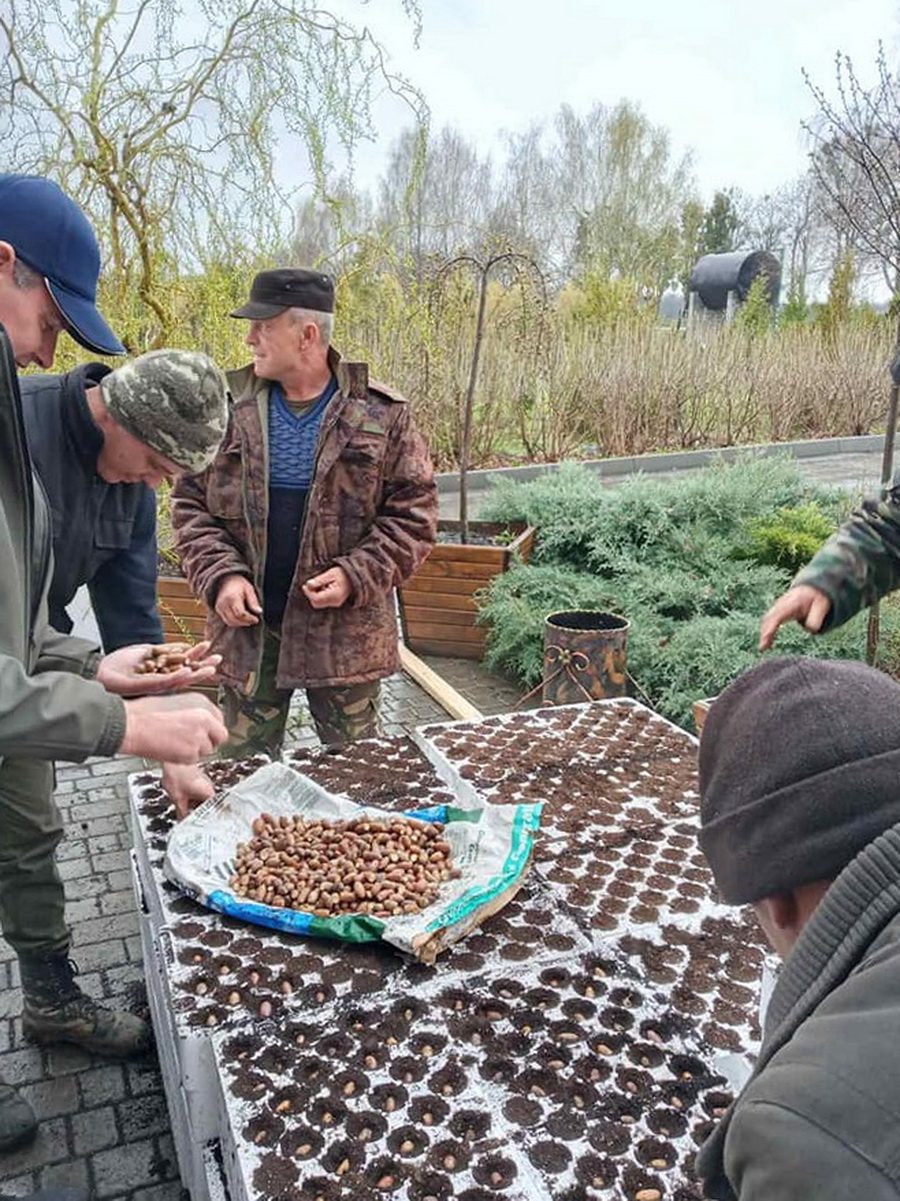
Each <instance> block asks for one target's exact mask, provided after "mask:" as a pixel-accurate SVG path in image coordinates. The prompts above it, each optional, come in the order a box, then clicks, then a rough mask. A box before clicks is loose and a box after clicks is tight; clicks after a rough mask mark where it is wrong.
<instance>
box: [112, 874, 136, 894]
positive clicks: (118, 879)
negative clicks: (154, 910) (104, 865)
mask: <svg viewBox="0 0 900 1201" xmlns="http://www.w3.org/2000/svg"><path fill="white" fill-rule="evenodd" d="M106 879H107V882H108V884H109V890H110V892H119V891H120V890H121V889H131V895H132V897H134V884H133V882H132V876H131V868H130V867H128V868H126V869H123V870H122V871H118V872H108V873H107V876H106Z"/></svg>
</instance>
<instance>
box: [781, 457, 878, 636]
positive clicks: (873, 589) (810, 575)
mask: <svg viewBox="0 0 900 1201" xmlns="http://www.w3.org/2000/svg"><path fill="white" fill-rule="evenodd" d="M794 584H795V585H796V584H811V585H812V586H813V588H818V589H819V591H820V592H824V593H825V595H826V596H828V597H829V598H830V600H831V611H830V612H829V614H828V617H827V619H826V621H825V624H824V625H823V627H822V630H823V632H824V631H825V630H831V629H834V628H835V627H836V626H840V625H843V623H844V622H845V621H848V620H849V619H850V618H851V617H853V615H854V614H855V613H858V612H859V611H860V609H864V608H865V607H866V606H867V605H871V604H874V602H875V601H877V600H879V599H880V598H881V597H882V596H886V595H887V594H888V593H889V592H893V591H894V589H895V588H900V476H895V478H894V481H893V484H892V485H891V489H890V491H889V492H888V494H887V496H886V497H885V498H884V500H876V499H873V500H866V501H864V502H863V504H862V505H861V506H860V507H859V508H858V509H857V510H856V511H855V512H854V513H853V514H852V516H851V517H850V518H849V519H848V520H847V521H845V522H844V524H843V525H842V526H841V528H840V529H839V530H838V531H837V533H835V534H833V535H832V536H831V537H830V538H829V539H828V541H827V542H826V543H825V545H824V546H823V547H822V548H821V550H819V551H818V552H817V553H816V554H815V555H814V556H813V558H812V559H811V560H810V562H809V563H807V565H806V567H804V568H803V569H802V571H800V573H799V574H798V575H797V577H796V579H795V580H794Z"/></svg>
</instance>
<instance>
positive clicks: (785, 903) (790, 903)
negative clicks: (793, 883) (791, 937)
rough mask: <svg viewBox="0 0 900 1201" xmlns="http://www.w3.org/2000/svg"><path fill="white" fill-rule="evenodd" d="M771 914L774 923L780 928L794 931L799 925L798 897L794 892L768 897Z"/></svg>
mask: <svg viewBox="0 0 900 1201" xmlns="http://www.w3.org/2000/svg"><path fill="white" fill-rule="evenodd" d="M767 900H768V903H769V915H770V918H771V921H772V924H773V925H774V926H775V927H776V929H778V930H785V931H788V932H792V931H794V930H795V929H796V927H797V919H798V917H799V912H798V908H797V898H796V896H795V895H794V893H792V892H783V893H779V894H778V895H777V896H774V897H768V898H767Z"/></svg>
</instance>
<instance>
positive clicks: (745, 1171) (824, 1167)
mask: <svg viewBox="0 0 900 1201" xmlns="http://www.w3.org/2000/svg"><path fill="white" fill-rule="evenodd" d="M898 783H900V782H898ZM697 1168H698V1172H699V1175H700V1177H701V1178H702V1180H703V1183H704V1189H705V1193H704V1195H705V1196H707V1197H712V1198H716V1199H717V1201H734V1198H738V1199H739V1201H897V1199H898V1198H900V825H897V826H894V827H893V828H892V829H890V830H888V831H887V832H886V833H884V834H882V835H881V837H880V838H877V839H876V840H875V841H874V842H872V843H870V844H869V846H868V847H866V848H865V850H863V851H862V852H861V853H860V854H859V855H857V857H856V859H854V860H853V862H852V863H851V864H849V866H848V867H846V868H845V869H844V871H843V872H841V874H840V876H839V877H838V878H837V880H836V881H835V882H834V884H832V886H831V888H829V890H828V892H827V893H826V894H825V897H824V898H823V900H822V901H821V903H820V904H819V906H818V908H817V909H816V911H815V912H814V914H813V916H812V918H811V920H810V921H809V922H808V923H807V925H806V926H805V927H804V929H803V931H802V933H801V935H800V937H799V939H798V940H797V942H796V944H795V946H794V948H793V950H792V951H791V954H790V955H789V956H788V958H787V960H786V961H785V964H784V967H783V969H782V972H781V975H780V977H779V980H778V984H777V986H776V988H775V991H774V993H773V994H772V1000H771V1004H770V1006H769V1010H768V1013H767V1015H766V1028H765V1035H764V1038H763V1045H762V1049H761V1050H760V1055H759V1059H758V1061H757V1064H756V1068H755V1070H754V1073H753V1075H752V1077H751V1078H750V1081H749V1083H748V1084H747V1086H746V1087H745V1088H744V1091H743V1092H742V1093H741V1095H740V1096H739V1097H738V1099H737V1101H736V1102H735V1103H734V1105H733V1106H732V1108H731V1109H730V1110H729V1112H728V1113H727V1114H726V1116H725V1118H724V1119H723V1120H722V1122H721V1124H720V1125H719V1127H718V1128H717V1129H716V1130H715V1131H713V1133H712V1135H711V1136H710V1137H709V1139H708V1140H707V1141H706V1143H705V1144H704V1145H703V1147H702V1148H701V1151H700V1155H699V1157H698V1160H697Z"/></svg>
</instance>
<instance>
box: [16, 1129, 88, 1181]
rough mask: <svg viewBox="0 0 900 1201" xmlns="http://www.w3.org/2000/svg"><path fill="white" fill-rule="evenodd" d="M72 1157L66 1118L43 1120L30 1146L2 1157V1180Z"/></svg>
mask: <svg viewBox="0 0 900 1201" xmlns="http://www.w3.org/2000/svg"><path fill="white" fill-rule="evenodd" d="M70 1158H71V1152H70V1149H69V1140H68V1137H67V1134H66V1123H65V1119H64V1118H51V1119H50V1121H49V1122H41V1124H40V1127H39V1128H38V1135H37V1138H36V1139H35V1140H34V1142H33V1143H32V1144H31V1146H30V1147H23V1148H22V1149H21V1151H11V1152H10V1153H9V1154H8V1155H4V1156H2V1157H0V1180H5V1179H6V1178H7V1176H10V1177H13V1176H21V1175H22V1174H23V1173H25V1172H32V1171H34V1170H35V1169H36V1168H43V1167H44V1166H45V1165H46V1164H51V1163H60V1162H61V1161H63V1160H66V1161H67V1160H69V1159H70Z"/></svg>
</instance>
